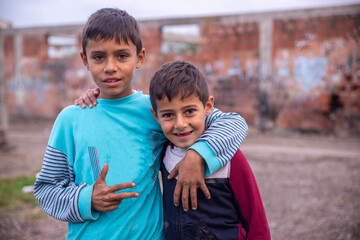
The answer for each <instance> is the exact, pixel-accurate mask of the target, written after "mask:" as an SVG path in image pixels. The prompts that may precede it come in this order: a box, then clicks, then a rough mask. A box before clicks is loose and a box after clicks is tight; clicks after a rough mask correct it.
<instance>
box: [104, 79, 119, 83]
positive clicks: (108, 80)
mask: <svg viewBox="0 0 360 240" xmlns="http://www.w3.org/2000/svg"><path fill="white" fill-rule="evenodd" d="M118 81H120V79H106V80H104V81H103V82H106V83H114V82H118Z"/></svg>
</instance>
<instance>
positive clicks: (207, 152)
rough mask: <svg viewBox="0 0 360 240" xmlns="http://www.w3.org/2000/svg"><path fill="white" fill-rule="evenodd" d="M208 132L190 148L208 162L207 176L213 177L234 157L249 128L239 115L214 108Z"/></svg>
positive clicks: (208, 120) (207, 125)
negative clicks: (213, 174)
mask: <svg viewBox="0 0 360 240" xmlns="http://www.w3.org/2000/svg"><path fill="white" fill-rule="evenodd" d="M206 127H207V129H206V131H205V133H204V134H203V135H202V136H201V137H200V138H199V139H198V140H197V142H196V143H195V144H194V145H193V146H191V147H190V149H193V150H195V151H197V152H198V153H199V154H200V155H201V156H202V157H203V158H204V159H205V161H206V167H205V175H211V174H212V173H214V172H215V171H217V170H218V169H219V168H221V167H223V166H224V165H225V164H226V163H227V162H228V161H230V159H231V158H232V157H233V156H234V154H235V152H236V151H237V150H238V148H239V147H240V144H241V143H242V142H243V141H244V139H245V138H246V136H247V132H248V126H247V124H246V121H245V120H244V118H242V117H241V116H240V115H239V114H237V113H233V112H232V113H223V112H221V111H220V110H219V109H216V108H214V110H213V111H212V113H211V114H210V115H209V116H208V117H207V118H206Z"/></svg>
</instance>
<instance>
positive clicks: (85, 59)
mask: <svg viewBox="0 0 360 240" xmlns="http://www.w3.org/2000/svg"><path fill="white" fill-rule="evenodd" d="M80 57H81V60H82V62H83V64H84V66H85V67H86V68H87V70H90V69H89V62H88V59H87V57H86V55H85V54H84V53H83V50H80Z"/></svg>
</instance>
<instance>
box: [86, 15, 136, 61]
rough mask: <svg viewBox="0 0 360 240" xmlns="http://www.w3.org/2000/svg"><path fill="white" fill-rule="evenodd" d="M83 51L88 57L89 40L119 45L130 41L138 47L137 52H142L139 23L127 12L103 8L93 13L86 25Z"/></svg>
mask: <svg viewBox="0 0 360 240" xmlns="http://www.w3.org/2000/svg"><path fill="white" fill-rule="evenodd" d="M81 37H82V49H83V53H84V55H85V56H86V46H87V43H88V40H94V41H99V40H105V41H106V40H111V39H113V38H115V39H116V41H117V42H118V43H120V40H121V41H124V42H125V43H126V44H129V42H128V41H129V40H130V41H131V42H132V43H133V44H134V45H135V46H136V52H137V54H138V55H139V53H140V52H141V50H142V42H141V37H140V31H139V27H138V24H137V21H136V20H135V18H134V17H132V16H131V15H129V14H128V13H127V12H126V11H123V10H120V9H117V8H102V9H99V10H97V11H96V12H95V13H93V14H92V15H91V16H90V17H89V19H88V21H87V22H86V24H85V27H84V29H83V32H82V36H81Z"/></svg>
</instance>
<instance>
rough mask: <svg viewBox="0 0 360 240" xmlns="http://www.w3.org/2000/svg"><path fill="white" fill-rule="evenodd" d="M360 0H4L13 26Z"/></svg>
mask: <svg viewBox="0 0 360 240" xmlns="http://www.w3.org/2000/svg"><path fill="white" fill-rule="evenodd" d="M348 4H360V0H177V1H172V0H101V1H100V0H56V1H55V0H0V19H2V20H5V21H8V22H10V23H11V24H12V26H13V27H15V28H18V27H34V26H49V25H68V24H83V23H85V22H86V20H87V18H88V17H89V16H90V14H92V13H93V12H95V11H96V10H97V9H99V8H103V7H117V8H120V9H124V10H126V11H127V12H128V13H129V14H131V15H133V16H134V17H135V18H136V19H138V20H146V19H154V18H168V17H187V16H204V15H222V14H224V15H225V14H239V13H249V12H259V11H271V10H285V9H298V8H308V7H322V6H338V5H348Z"/></svg>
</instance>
